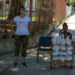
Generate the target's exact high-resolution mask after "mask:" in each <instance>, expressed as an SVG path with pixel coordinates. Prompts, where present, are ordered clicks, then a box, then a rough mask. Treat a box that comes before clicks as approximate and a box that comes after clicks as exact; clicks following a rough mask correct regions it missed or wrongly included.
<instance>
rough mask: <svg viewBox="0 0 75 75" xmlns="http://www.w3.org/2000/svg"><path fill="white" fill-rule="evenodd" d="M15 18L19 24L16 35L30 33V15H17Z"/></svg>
mask: <svg viewBox="0 0 75 75" xmlns="http://www.w3.org/2000/svg"><path fill="white" fill-rule="evenodd" d="M13 20H14V21H15V22H16V24H17V28H16V32H15V35H29V30H28V23H29V22H30V17H29V16H25V17H24V18H21V17H20V16H16V17H14V19H13Z"/></svg>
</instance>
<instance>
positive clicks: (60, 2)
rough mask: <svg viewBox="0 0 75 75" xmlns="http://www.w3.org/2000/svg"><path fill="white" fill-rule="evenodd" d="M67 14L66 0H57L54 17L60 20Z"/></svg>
mask: <svg viewBox="0 0 75 75" xmlns="http://www.w3.org/2000/svg"><path fill="white" fill-rule="evenodd" d="M65 16H66V2H65V0H56V4H55V16H54V19H55V21H56V22H58V21H60V20H61V19H62V18H64V17H65Z"/></svg>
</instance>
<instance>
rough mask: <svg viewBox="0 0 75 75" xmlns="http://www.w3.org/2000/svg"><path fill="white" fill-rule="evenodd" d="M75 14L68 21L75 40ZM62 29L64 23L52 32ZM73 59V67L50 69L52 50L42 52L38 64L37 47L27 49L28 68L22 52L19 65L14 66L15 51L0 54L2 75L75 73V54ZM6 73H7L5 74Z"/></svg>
mask: <svg viewBox="0 0 75 75" xmlns="http://www.w3.org/2000/svg"><path fill="white" fill-rule="evenodd" d="M74 20H75V15H72V16H70V17H69V18H68V19H67V20H66V22H67V23H68V26H69V31H71V33H72V35H73V41H75V39H74V37H75V25H74V24H75V21H74ZM60 29H62V24H61V25H59V27H58V28H57V29H56V30H55V31H54V32H53V33H52V35H58V33H59V30H60ZM73 59H74V61H73V69H71V68H67V67H60V68H57V69H53V70H51V69H50V52H43V51H42V52H40V59H39V63H38V64H37V63H36V61H37V48H31V49H28V50H27V57H26V63H27V65H28V68H26V67H24V66H23V65H22V57H21V54H20V56H19V59H18V65H17V67H14V66H13V65H14V53H13V52H12V53H10V54H6V55H3V56H0V72H2V74H1V73H0V75H57V74H58V75H75V55H74V58H73ZM3 73H5V74H3Z"/></svg>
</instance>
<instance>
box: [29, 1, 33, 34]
mask: <svg viewBox="0 0 75 75" xmlns="http://www.w3.org/2000/svg"><path fill="white" fill-rule="evenodd" d="M32 4H33V0H30V12H29V16H30V18H31V22H30V25H31V27H32ZM31 29H32V28H31ZM30 33H31V32H30Z"/></svg>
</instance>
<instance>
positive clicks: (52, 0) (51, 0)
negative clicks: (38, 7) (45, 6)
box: [50, 0, 54, 24]
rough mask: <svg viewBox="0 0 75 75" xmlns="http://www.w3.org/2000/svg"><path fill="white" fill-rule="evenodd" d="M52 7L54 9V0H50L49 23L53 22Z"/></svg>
mask: <svg viewBox="0 0 75 75" xmlns="http://www.w3.org/2000/svg"><path fill="white" fill-rule="evenodd" d="M53 9H54V0H50V24H53V14H54V12H53Z"/></svg>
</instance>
